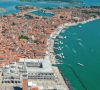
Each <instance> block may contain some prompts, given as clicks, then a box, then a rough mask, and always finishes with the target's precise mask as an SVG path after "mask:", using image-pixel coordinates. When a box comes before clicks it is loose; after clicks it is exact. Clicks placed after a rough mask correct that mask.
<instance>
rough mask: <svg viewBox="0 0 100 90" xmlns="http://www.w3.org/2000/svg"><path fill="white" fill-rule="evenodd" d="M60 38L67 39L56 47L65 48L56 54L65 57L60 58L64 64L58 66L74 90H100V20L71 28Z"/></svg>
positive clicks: (62, 40)
mask: <svg viewBox="0 0 100 90" xmlns="http://www.w3.org/2000/svg"><path fill="white" fill-rule="evenodd" d="M60 36H64V37H65V36H66V37H67V38H66V39H59V41H61V42H63V43H64V44H62V45H61V44H59V45H55V47H63V50H61V51H59V50H58V51H55V52H56V53H64V56H65V58H64V59H60V58H59V61H60V60H61V61H63V62H64V64H63V65H58V66H59V67H60V69H61V71H62V72H63V74H64V76H65V78H68V79H69V81H70V82H71V84H72V86H73V90H100V70H99V68H100V20H95V21H92V22H89V23H86V24H83V25H82V24H80V25H77V26H73V27H69V29H66V31H65V32H64V33H61V34H60ZM77 63H81V64H83V65H84V66H80V65H78V64H77ZM68 65H71V67H72V69H73V70H74V72H73V70H72V69H71V68H70V67H68ZM76 74H77V76H76ZM79 79H80V80H81V82H80V80H79ZM82 84H84V86H85V88H84V86H83V85H82Z"/></svg>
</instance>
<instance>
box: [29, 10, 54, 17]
mask: <svg viewBox="0 0 100 90" xmlns="http://www.w3.org/2000/svg"><path fill="white" fill-rule="evenodd" d="M31 13H33V14H36V15H38V16H43V17H52V16H54V14H53V13H47V12H43V11H42V10H37V11H33V12H31Z"/></svg>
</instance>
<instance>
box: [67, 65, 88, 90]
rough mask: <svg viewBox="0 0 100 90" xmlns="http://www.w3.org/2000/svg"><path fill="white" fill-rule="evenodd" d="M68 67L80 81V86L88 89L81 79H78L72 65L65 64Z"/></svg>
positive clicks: (85, 89)
mask: <svg viewBox="0 0 100 90" xmlns="http://www.w3.org/2000/svg"><path fill="white" fill-rule="evenodd" d="M67 67H68V68H70V69H71V71H72V72H73V74H74V75H75V77H76V78H77V80H78V81H79V82H80V84H81V86H82V87H83V88H84V90H88V89H87V87H86V86H85V84H84V83H83V81H82V80H81V79H80V77H79V75H78V74H77V73H76V71H75V70H74V69H73V67H72V66H71V65H70V64H69V65H67Z"/></svg>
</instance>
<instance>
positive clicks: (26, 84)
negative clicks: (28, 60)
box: [22, 79, 28, 90]
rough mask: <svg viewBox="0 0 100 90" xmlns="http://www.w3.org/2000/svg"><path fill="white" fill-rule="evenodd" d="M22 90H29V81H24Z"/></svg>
mask: <svg viewBox="0 0 100 90" xmlns="http://www.w3.org/2000/svg"><path fill="white" fill-rule="evenodd" d="M22 88H23V90H28V81H27V79H23V82H22Z"/></svg>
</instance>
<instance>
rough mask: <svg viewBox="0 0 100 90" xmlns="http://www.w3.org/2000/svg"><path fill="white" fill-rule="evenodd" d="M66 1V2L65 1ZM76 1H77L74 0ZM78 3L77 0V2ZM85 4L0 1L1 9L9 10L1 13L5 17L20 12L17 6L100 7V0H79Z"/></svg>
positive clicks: (17, 0) (45, 0)
mask: <svg viewBox="0 0 100 90" xmlns="http://www.w3.org/2000/svg"><path fill="white" fill-rule="evenodd" d="M65 1H66V0H65ZM74 1H75V0H74ZM76 1H77V0H76ZM78 1H81V2H83V3H80V4H79V3H76V4H75V3H74V4H72V3H68V2H55V1H49V2H48V1H47V0H44V1H38V0H37V2H20V0H0V7H3V8H5V9H7V11H6V12H0V15H5V14H12V13H16V12H19V10H18V9H16V8H15V6H16V5H34V6H38V7H41V8H45V7H54V8H55V7H59V6H69V7H72V6H73V7H74V6H90V5H100V0H78Z"/></svg>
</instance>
